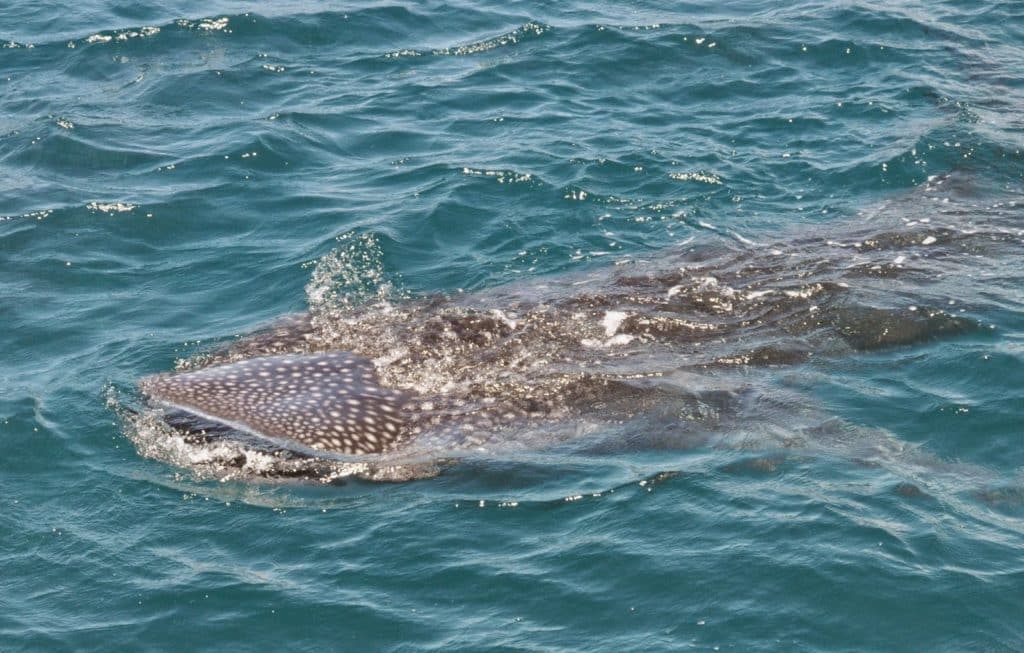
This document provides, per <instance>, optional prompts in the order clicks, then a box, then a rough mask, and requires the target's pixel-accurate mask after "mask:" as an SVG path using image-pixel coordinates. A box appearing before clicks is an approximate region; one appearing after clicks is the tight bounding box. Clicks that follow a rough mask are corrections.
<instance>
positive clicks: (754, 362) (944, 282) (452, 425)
mask: <svg viewBox="0 0 1024 653" xmlns="http://www.w3.org/2000/svg"><path fill="white" fill-rule="evenodd" d="M957 183H960V182H959V181H958V180H957V179H956V178H955V177H946V178H940V179H934V180H932V181H930V182H929V184H926V185H925V186H924V187H922V188H920V189H917V190H916V191H915V192H913V193H909V194H907V195H906V196H904V197H902V198H901V197H897V198H895V199H894V200H891V201H889V202H887V203H884V204H883V205H881V206H880V207H875V208H874V209H873V210H872V211H870V212H865V213H864V214H862V215H860V216H858V219H857V220H854V221H850V222H847V223H843V224H830V225H827V233H826V234H822V233H810V234H800V235H794V236H793V237H790V238H780V239H778V240H775V241H772V242H767V243H751V242H749V241H748V240H747V239H744V238H737V237H735V235H734V234H732V233H731V232H728V231H725V230H711V231H709V232H708V234H707V235H708V238H706V239H705V240H697V239H692V240H690V241H687V242H686V243H684V245H683V246H677V247H675V248H673V249H670V250H667V251H665V252H661V253H658V254H656V255H652V256H651V257H650V258H643V257H640V256H637V257H632V258H627V259H623V260H618V261H616V264H615V265H614V266H610V267H608V266H606V267H604V268H596V269H587V270H583V271H580V272H577V273H572V274H564V275H561V276H556V277H544V278H526V279H524V280H523V281H520V282H514V283H510V284H506V285H503V286H498V287H494V288H489V289H484V290H480V291H477V292H474V293H454V294H448V295H444V294H438V295H428V296H421V297H408V296H401V297H398V296H394V295H388V294H386V293H385V292H383V291H381V292H379V293H377V294H373V293H370V294H369V295H366V294H365V293H364V294H363V295H362V296H358V295H359V292H358V289H356V290H352V289H351V288H346V287H344V284H339V283H338V279H339V278H340V279H350V278H352V277H353V276H358V274H357V273H358V272H363V273H364V274H368V273H372V274H369V276H373V277H375V278H376V277H380V276H381V275H380V272H381V271H380V270H379V269H375V270H370V271H367V270H358V269H355V268H353V265H354V263H353V261H359V262H363V264H365V261H367V260H369V259H372V258H373V256H368V252H371V253H372V250H373V248H374V247H375V246H376V244H375V241H374V240H373V239H372V237H367V236H351V237H348V238H347V239H345V240H343V241H342V242H341V245H340V246H339V247H338V249H336V250H335V251H334V252H332V254H330V255H328V256H326V257H324V259H322V260H321V261H320V263H319V264H318V267H317V270H315V271H314V274H313V279H312V280H311V282H310V287H308V288H307V296H308V298H309V304H310V310H309V311H307V312H304V313H300V314H297V315H293V316H289V317H287V318H284V319H282V320H281V321H280V322H278V323H276V324H273V325H271V326H269V327H266V328H262V329H257V330H256V331H255V332H254V333H252V334H249V335H247V336H244V337H241V338H238V339H237V340H235V341H233V342H229V343H227V344H226V345H225V346H223V347H220V348H219V349H215V350H212V351H205V352H201V353H199V354H197V355H196V356H193V357H190V358H187V359H185V360H183V361H180V362H179V365H178V369H177V370H176V371H174V372H170V373H162V374H157V375H154V376H150V377H146V378H144V379H142V380H141V381H140V382H139V383H138V388H139V390H140V392H141V394H142V395H143V396H144V397H145V399H146V402H147V404H146V405H147V408H145V409H143V410H141V411H139V416H138V417H135V418H133V420H132V421H133V422H134V427H133V432H134V434H135V438H136V440H137V445H138V446H139V448H140V450H142V451H143V452H144V453H146V454H147V455H152V456H153V457H157V458H163V459H165V460H170V461H172V462H175V463H176V464H185V465H190V466H193V467H198V466H203V465H206V466H212V467H216V468H217V469H220V470H236V471H237V470H243V472H244V473H243V475H255V476H264V477H300V478H309V479H315V480H324V481H335V480H337V479H340V478H347V477H349V476H357V477H360V478H369V479H372V480H409V479H412V478H422V477H424V476H430V475H434V474H437V473H439V470H441V469H442V468H443V467H444V466H445V465H447V464H448V463H449V462H450V461H453V460H458V459H459V458H460V457H464V456H471V455H478V454H480V453H481V452H483V453H484V454H488V455H501V453H500V452H508V451H519V450H538V449H540V450H543V449H544V448H545V447H552V446H558V445H559V444H560V443H564V442H567V441H570V440H579V439H581V438H582V439H584V440H585V439H586V438H587V436H588V434H590V433H593V432H600V431H601V430H602V429H604V428H605V427H606V426H607V425H610V424H611V425H614V424H623V423H629V422H630V420H634V419H637V418H638V417H642V418H643V419H644V420H647V421H644V422H643V425H642V426H637V427H636V428H635V429H634V431H635V432H636V433H640V432H641V431H642V432H643V437H646V438H647V439H648V444H647V446H653V445H651V443H652V442H654V441H657V446H677V445H679V443H681V442H682V443H684V446H685V443H688V442H692V439H690V436H691V435H692V434H693V433H695V432H699V433H703V434H706V433H708V432H717V433H723V432H728V431H729V429H734V430H735V429H736V428H737V427H736V425H737V424H744V425H749V424H751V423H753V422H754V421H756V420H757V419H761V418H762V417H763V416H764V414H765V413H766V411H771V414H772V415H773V419H775V420H776V422H777V423H775V424H774V425H772V428H770V429H769V428H766V429H764V430H765V431H766V432H769V431H771V432H773V433H774V432H781V431H784V430H785V429H786V428H787V427H788V426H787V421H788V420H789V418H790V416H791V415H792V413H793V411H792V410H791V409H790V408H771V409H767V408H766V406H768V405H770V404H771V403H772V401H773V400H774V398H777V396H778V395H780V394H781V390H780V389H779V388H778V387H777V386H773V385H772V381H769V380H767V379H770V378H771V375H770V374H766V375H764V376H763V378H762V377H759V376H758V375H756V374H755V371H756V370H759V369H768V370H771V369H776V368H798V369H808V370H812V369H822V366H825V367H826V368H827V366H828V365H829V364H830V363H829V361H834V360H837V359H840V358H842V357H848V356H850V355H851V354H868V353H871V352H875V351H879V350H883V349H886V348H892V347H911V346H915V345H919V344H920V343H924V342H928V341H930V340H933V339H936V338H944V337H955V336H958V335H962V334H967V333H971V332H974V331H978V330H979V329H980V328H981V325H980V324H979V323H978V322H977V321H976V320H975V319H974V318H973V317H972V316H971V315H970V314H969V313H968V312H967V311H968V309H969V308H971V305H970V304H969V303H968V301H967V300H965V299H964V298H965V297H968V298H970V297H971V294H970V291H969V289H968V288H967V287H966V286H965V285H963V284H964V282H962V281H958V279H967V278H969V277H970V276H971V273H972V272H971V271H972V270H973V268H974V266H976V265H977V261H978V260H979V259H983V258H985V257H991V258H998V257H1001V256H1004V255H1005V254H1007V253H1008V252H1009V250H1010V249H1012V253H1011V255H1013V254H1015V253H1017V250H1018V249H1019V246H1020V244H1021V240H1022V238H1021V233H1020V229H1019V227H1016V226H1014V225H1013V224H1003V223H1002V222H1000V220H999V219H998V218H999V217H1000V216H999V215H998V214H997V213H993V214H991V215H986V213H985V210H984V207H979V206H976V205H973V204H971V205H965V204H964V203H962V202H960V203H957V202H953V203H949V202H941V203H940V202H935V201H931V200H933V198H934V197H936V196H937V194H938V193H939V191H947V194H946V197H949V196H950V194H949V192H948V191H950V189H953V188H954V187H955V186H956V184H957ZM943 184H945V187H943ZM954 193H955V191H954ZM961 194H965V195H966V193H961ZM954 196H956V195H955V194H954ZM701 228H703V227H701ZM812 231H813V230H812ZM1008 248H1009V249H1008ZM808 366H810V367H808ZM815 366H816V367H815ZM652 415H655V416H657V417H656V418H652V417H651V416H652ZM651 419H654V422H651V421H650V420H651ZM826 421H827V420H826ZM652 424H653V425H652ZM730 425H731V426H730ZM742 428H743V429H747V430H749V428H748V426H743V427H742ZM636 433H634V435H635V438H634V439H636V438H638V437H640V436H639V435H636ZM815 433H816V435H815V437H816V438H818V439H819V440H824V439H826V438H825V437H824V436H823V435H821V431H820V429H819V430H818V431H816V432H815ZM779 437H783V438H789V436H779ZM786 441H787V443H788V441H789V440H786ZM155 442H159V443H160V446H155V444H154V443H155ZM171 442H177V443H178V444H177V445H170V444H169V443H171ZM181 443H185V445H187V446H188V447H192V449H189V450H188V451H187V453H186V454H182V450H181V448H180V445H181ZM666 443H669V444H666ZM638 446H640V445H638ZM769 446H770V445H769ZM785 446H788V444H786V445H785ZM200 453H201V454H202V455H199V454H200Z"/></svg>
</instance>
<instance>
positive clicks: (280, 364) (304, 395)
mask: <svg viewBox="0 0 1024 653" xmlns="http://www.w3.org/2000/svg"><path fill="white" fill-rule="evenodd" d="M139 388H140V390H141V391H142V392H143V393H145V394H146V395H148V396H149V397H150V398H152V399H154V400H156V401H158V402H161V403H163V404H166V405H168V406H170V407H173V408H176V409H178V410H180V411H184V412H186V413H190V414H193V415H196V416H198V417H201V418H203V419H205V420H207V421H212V422H215V423H219V424H223V425H226V426H228V427H231V428H235V429H238V430H241V431H244V432H246V433H250V434H253V435H256V436H259V437H263V438H267V439H270V440H276V441H283V442H285V443H286V444H287V443H288V442H292V443H296V444H298V445H300V446H301V447H305V448H309V449H315V450H318V451H327V452H335V453H342V454H367V453H381V452H385V451H388V450H390V449H392V448H394V447H395V446H396V445H397V444H398V443H399V442H400V441H401V440H403V439H404V438H405V437H406V435H407V434H408V431H409V429H408V416H407V406H408V396H407V395H406V394H405V393H402V392H398V391H396V390H392V389H389V388H385V387H382V386H381V385H380V384H379V382H378V380H377V374H376V371H375V370H374V367H373V364H372V363H371V362H370V361H369V360H367V359H365V358H362V357H360V356H356V355H354V354H349V353H344V352H330V353H320V354H297V355H289V356H264V357H261V358H253V359H249V360H243V361H239V362H235V363H227V364H223V365H216V366H213V367H208V368H205V369H201V370H198V371H194V372H183V373H178V374H160V375H156V376H150V377H147V378H145V379H143V380H142V381H141V382H140V383H139Z"/></svg>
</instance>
